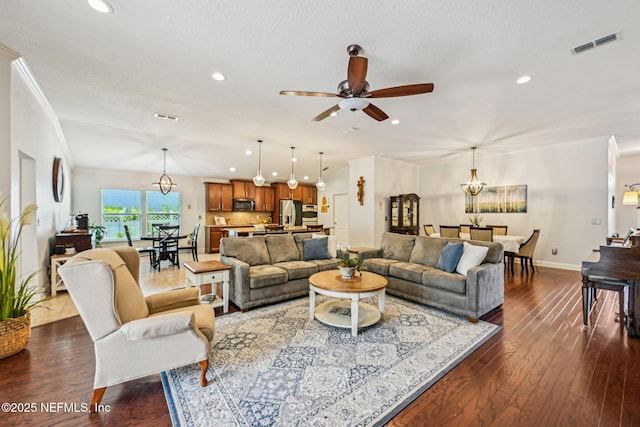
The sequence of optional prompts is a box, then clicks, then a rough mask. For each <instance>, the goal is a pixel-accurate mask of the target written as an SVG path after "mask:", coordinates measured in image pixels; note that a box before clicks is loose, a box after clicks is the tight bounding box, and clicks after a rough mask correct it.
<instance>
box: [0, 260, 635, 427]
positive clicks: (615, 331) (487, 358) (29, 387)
mask: <svg viewBox="0 0 640 427" xmlns="http://www.w3.org/2000/svg"><path fill="white" fill-rule="evenodd" d="M579 279H580V276H579V273H578V272H572V271H564V270H555V269H549V268H546V269H545V268H540V269H539V271H538V273H536V274H533V275H521V274H520V271H519V269H518V268H517V267H516V274H515V275H507V276H506V292H505V303H504V307H503V310H501V311H497V312H494V313H490V314H489V315H487V316H485V318H484V320H486V321H489V322H491V323H495V324H498V325H501V326H502V327H503V329H502V331H501V332H500V333H498V334H497V335H495V336H494V337H493V338H492V339H491V340H489V341H488V342H487V343H485V344H484V345H483V346H482V347H480V348H479V349H478V350H477V351H476V352H474V353H473V354H472V355H471V356H469V357H468V358H467V359H465V360H464V361H463V362H462V363H460V365H458V366H457V367H456V368H454V369H453V370H452V371H451V372H450V373H449V374H447V375H446V376H445V377H444V378H442V379H441V380H440V381H439V382H438V383H436V384H435V385H434V386H433V387H431V388H430V389H429V390H427V391H426V392H425V393H423V394H422V395H421V396H420V397H419V398H418V399H416V400H415V401H414V402H413V403H412V404H410V405H409V406H408V407H407V408H405V409H404V410H403V411H402V412H401V413H400V414H398V415H397V416H396V417H395V418H394V419H393V420H392V421H391V422H390V423H389V424H388V425H389V426H411V427H415V426H427V425H428V426H536V427H538V426H639V425H640V339H630V338H627V336H626V334H625V333H623V332H621V330H620V328H619V324H618V323H616V322H615V313H616V311H617V301H616V297H615V294H614V293H612V292H607V291H601V292H600V294H599V295H600V298H599V300H598V302H597V304H596V306H595V308H594V310H593V312H592V314H591V322H592V325H591V326H589V327H585V326H583V324H582V308H581V299H580V284H579ZM93 370H94V358H93V346H92V343H91V339H90V338H89V335H88V333H87V332H86V329H85V327H84V325H83V323H82V321H81V320H80V318H79V317H74V318H70V319H66V320H61V321H58V322H55V323H52V324H48V325H44V326H40V327H37V328H33V332H32V339H31V342H30V343H29V345H28V347H27V349H26V350H25V351H23V352H21V353H19V354H17V355H15V356H13V357H10V358H8V359H5V360H2V361H0V373H1V377H0V402H19V403H36V404H37V405H38V410H37V411H36V412H35V413H19V414H16V413H2V414H0V424H1V425H14V426H30V425H33V426H43V425H48V426H51V425H56V426H84V425H110V426H113V425H119V426H127V425H135V426H138V427H143V426H154V427H156V426H169V425H171V420H170V417H169V413H168V410H167V404H166V401H165V398H164V394H163V391H162V385H161V383H160V377H159V376H157V375H156V376H151V377H147V378H145V379H142V380H138V381H131V382H128V383H126V384H123V385H119V386H114V387H109V388H108V389H107V392H106V393H105V396H104V398H103V400H102V403H103V404H105V405H109V407H110V412H102V413H98V414H91V415H88V414H86V413H81V412H79V413H73V412H68V411H63V410H62V409H60V411H59V412H48V413H47V412H43V411H42V410H41V409H40V404H41V403H50V402H51V403H53V404H55V403H57V402H61V403H66V404H70V403H71V404H73V403H76V404H77V405H78V406H79V405H80V404H82V403H86V402H89V401H90V398H91V392H92V387H93ZM54 408H55V406H54Z"/></svg>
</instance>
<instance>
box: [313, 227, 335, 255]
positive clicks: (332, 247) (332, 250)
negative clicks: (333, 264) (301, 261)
mask: <svg viewBox="0 0 640 427" xmlns="http://www.w3.org/2000/svg"><path fill="white" fill-rule="evenodd" d="M311 237H312V238H314V239H322V238H325V237H327V238H328V240H327V249H329V256H330V257H331V258H335V257H337V256H338V246H337V244H336V236H327V235H326V234H316V233H313V234H312V235H311Z"/></svg>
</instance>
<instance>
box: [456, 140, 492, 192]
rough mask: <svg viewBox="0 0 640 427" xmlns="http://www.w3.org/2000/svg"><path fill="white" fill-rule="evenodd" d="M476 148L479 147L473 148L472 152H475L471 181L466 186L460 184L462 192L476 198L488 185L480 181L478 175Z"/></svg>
mask: <svg viewBox="0 0 640 427" xmlns="http://www.w3.org/2000/svg"><path fill="white" fill-rule="evenodd" d="M476 148H478V147H471V151H472V152H473V164H472V168H471V176H470V177H469V180H468V181H467V183H466V184H460V188H461V189H462V191H464V192H465V193H466V194H468V195H470V196H475V195H476V194H478V193H480V192H481V191H482V189H483V188H484V186H485V185H487V184H485V183H484V182H481V181H480V180H479V179H478V174H477V173H476Z"/></svg>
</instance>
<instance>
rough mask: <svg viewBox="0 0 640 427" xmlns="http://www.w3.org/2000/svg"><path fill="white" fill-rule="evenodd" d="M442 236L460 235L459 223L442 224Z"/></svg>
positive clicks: (456, 236)
mask: <svg viewBox="0 0 640 427" xmlns="http://www.w3.org/2000/svg"><path fill="white" fill-rule="evenodd" d="M440 237H455V238H458V237H460V227H458V226H457V225H441V226H440Z"/></svg>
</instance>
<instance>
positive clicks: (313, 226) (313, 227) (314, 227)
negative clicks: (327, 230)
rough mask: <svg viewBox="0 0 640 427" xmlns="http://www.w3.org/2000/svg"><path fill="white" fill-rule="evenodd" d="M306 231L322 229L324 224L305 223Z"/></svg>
mask: <svg viewBox="0 0 640 427" xmlns="http://www.w3.org/2000/svg"><path fill="white" fill-rule="evenodd" d="M307 231H324V224H307Z"/></svg>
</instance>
